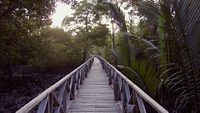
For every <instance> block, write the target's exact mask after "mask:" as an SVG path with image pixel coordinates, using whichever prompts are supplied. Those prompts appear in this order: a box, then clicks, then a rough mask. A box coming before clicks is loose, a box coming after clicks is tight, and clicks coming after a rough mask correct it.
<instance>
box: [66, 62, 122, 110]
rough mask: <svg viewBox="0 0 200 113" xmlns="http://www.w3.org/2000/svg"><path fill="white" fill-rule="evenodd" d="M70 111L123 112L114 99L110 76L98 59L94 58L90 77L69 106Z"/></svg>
mask: <svg viewBox="0 0 200 113" xmlns="http://www.w3.org/2000/svg"><path fill="white" fill-rule="evenodd" d="M69 113H121V110H120V108H119V105H118V104H117V102H116V101H114V93H113V89H112V88H111V87H110V86H109V84H108V77H107V75H106V73H105V71H104V70H103V69H102V66H101V63H100V61H99V60H98V59H96V58H94V63H93V65H92V68H91V70H90V71H89V73H88V78H87V79H85V81H84V83H83V85H82V86H81V87H80V89H79V91H78V93H77V95H76V98H75V100H74V101H73V102H72V104H71V106H70V107H69Z"/></svg>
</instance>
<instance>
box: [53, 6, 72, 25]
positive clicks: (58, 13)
mask: <svg viewBox="0 0 200 113" xmlns="http://www.w3.org/2000/svg"><path fill="white" fill-rule="evenodd" d="M73 12H74V11H73V10H72V9H71V7H70V5H66V4H64V3H56V9H55V12H54V13H53V15H52V16H51V18H52V21H53V23H52V25H51V26H52V27H61V24H62V20H63V19H64V18H65V17H66V16H70V15H71V14H72V13H73Z"/></svg>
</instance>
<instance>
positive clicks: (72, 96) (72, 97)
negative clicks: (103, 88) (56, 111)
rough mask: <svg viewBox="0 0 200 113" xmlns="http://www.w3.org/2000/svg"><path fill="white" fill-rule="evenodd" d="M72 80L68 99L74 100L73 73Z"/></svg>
mask: <svg viewBox="0 0 200 113" xmlns="http://www.w3.org/2000/svg"><path fill="white" fill-rule="evenodd" d="M71 79H72V82H71V85H72V86H71V95H70V100H74V99H75V77H74V75H73V76H72V78H71Z"/></svg>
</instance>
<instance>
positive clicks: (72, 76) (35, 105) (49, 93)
mask: <svg viewBox="0 0 200 113" xmlns="http://www.w3.org/2000/svg"><path fill="white" fill-rule="evenodd" d="M93 61H94V58H93V57H92V58H90V59H89V60H88V61H87V62H85V63H83V64H82V65H81V66H79V67H78V68H76V69H75V70H74V71H72V72H71V73H69V74H68V75H66V76H65V77H64V78H62V79H61V80H60V81H58V82H57V83H55V84H54V85H52V86H51V87H49V88H48V89H46V90H45V91H44V92H42V93H41V94H39V95H38V96H37V97H35V98H34V99H33V100H31V101H30V102H29V103H27V104H26V105H24V106H23V107H22V108H20V109H19V110H18V111H17V112H16V113H30V112H31V113H36V112H37V113H67V110H68V107H69V106H68V105H69V103H70V100H74V99H75V94H76V90H78V89H79V87H80V85H82V84H83V80H84V79H85V78H86V77H87V73H88V71H89V69H90V68H91V65H92V63H93Z"/></svg>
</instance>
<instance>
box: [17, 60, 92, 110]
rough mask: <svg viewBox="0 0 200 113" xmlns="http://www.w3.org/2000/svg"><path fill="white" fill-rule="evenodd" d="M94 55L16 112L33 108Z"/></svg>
mask: <svg viewBox="0 0 200 113" xmlns="http://www.w3.org/2000/svg"><path fill="white" fill-rule="evenodd" d="M93 58H94V57H91V58H90V59H89V60H87V61H86V62H85V63H83V64H82V65H80V66H79V67H78V68H76V69H75V70H73V71H72V72H71V73H69V74H68V75H66V76H65V77H63V78H62V79H61V80H59V81H58V82H56V83H55V84H54V85H52V86H50V87H49V88H48V89H46V90H45V91H43V92H42V93H41V94H39V95H38V96H37V97H35V98H34V99H32V100H31V101H30V102H28V103H27V104H25V105H24V106H23V107H22V108H20V109H19V110H18V111H16V113H27V112H29V111H30V110H31V109H33V108H34V107H35V106H36V105H38V104H39V103H40V102H41V101H42V100H43V99H44V98H46V97H47V96H48V95H49V94H50V93H52V92H53V91H54V90H55V89H57V88H58V87H59V86H60V85H62V84H63V83H64V82H65V81H66V80H68V79H69V78H70V77H71V76H72V75H73V74H75V73H76V72H77V71H78V70H79V69H81V68H82V67H83V66H85V65H86V64H87V63H88V62H90V61H91V60H92V59H93Z"/></svg>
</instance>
